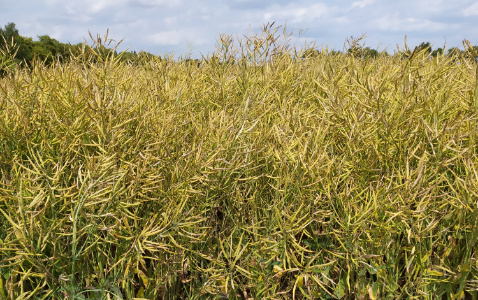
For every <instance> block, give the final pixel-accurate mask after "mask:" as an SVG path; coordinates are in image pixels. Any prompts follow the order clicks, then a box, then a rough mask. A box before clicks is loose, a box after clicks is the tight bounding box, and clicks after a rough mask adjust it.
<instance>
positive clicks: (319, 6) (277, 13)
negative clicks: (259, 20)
mask: <svg viewBox="0 0 478 300" xmlns="http://www.w3.org/2000/svg"><path fill="white" fill-rule="evenodd" d="M329 11H330V10H329V7H328V6H327V5H326V4H324V3H316V4H312V5H310V6H309V5H303V4H302V5H298V4H297V3H292V4H289V5H287V6H274V7H272V8H271V9H269V11H267V12H265V13H264V17H263V19H264V21H266V22H271V21H279V20H280V21H282V20H287V22H288V23H289V22H291V23H299V24H300V23H305V22H310V21H313V20H314V19H317V18H320V17H322V16H325V15H326V14H327V13H328V12H329Z"/></svg>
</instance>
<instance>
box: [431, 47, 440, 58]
mask: <svg viewBox="0 0 478 300" xmlns="http://www.w3.org/2000/svg"><path fill="white" fill-rule="evenodd" d="M438 55H443V48H438V49H435V50H433V51H432V57H437V56H438Z"/></svg>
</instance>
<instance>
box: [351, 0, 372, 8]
mask: <svg viewBox="0 0 478 300" xmlns="http://www.w3.org/2000/svg"><path fill="white" fill-rule="evenodd" d="M374 2H375V0H362V1H355V2H353V3H352V8H355V7H358V8H364V7H365V6H367V5H371V4H373V3H374Z"/></svg>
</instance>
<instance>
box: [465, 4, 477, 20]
mask: <svg viewBox="0 0 478 300" xmlns="http://www.w3.org/2000/svg"><path fill="white" fill-rule="evenodd" d="M463 15H464V16H465V17H471V16H478V3H475V4H473V5H472V6H470V7H468V8H467V9H465V10H463Z"/></svg>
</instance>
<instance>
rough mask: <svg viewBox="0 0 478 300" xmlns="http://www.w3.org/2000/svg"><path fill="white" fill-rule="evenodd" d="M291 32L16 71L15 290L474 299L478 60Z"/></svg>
mask: <svg viewBox="0 0 478 300" xmlns="http://www.w3.org/2000/svg"><path fill="white" fill-rule="evenodd" d="M289 41H290V40H289V36H288V35H287V34H286V33H285V31H284V32H283V33H282V32H281V31H280V30H279V31H278V28H275V29H274V28H271V27H265V28H264V31H263V33H262V35H252V36H249V37H245V38H244V39H242V40H240V41H239V40H233V39H232V38H231V37H227V36H221V37H220V38H219V40H218V50H217V52H216V54H215V55H214V56H210V57H208V58H203V59H202V60H200V61H199V62H198V61H191V60H186V59H184V60H175V59H173V58H170V57H164V58H159V57H148V58H147V59H146V58H145V59H143V60H141V61H137V62H135V63H128V62H127V61H126V62H125V61H123V60H121V59H120V57H121V56H118V55H114V54H113V53H112V52H111V51H106V50H105V49H106V48H105V47H102V46H103V45H104V43H105V42H107V39H106V38H105V39H102V38H98V39H97V40H94V43H93V44H92V45H91V46H86V47H85V48H83V49H82V51H79V52H78V53H76V54H75V55H73V56H72V59H71V60H70V61H69V62H63V63H61V64H60V63H54V64H53V65H51V66H45V65H44V64H42V63H36V64H34V65H33V66H32V67H31V68H11V67H8V68H4V71H5V72H6V73H5V74H4V76H3V77H2V78H1V79H0V298H4V299H7V298H8V299H15V298H20V299H34V298H43V299H51V298H53V299H61V298H69V299H72V298H74V299H86V298H88V299H131V298H134V297H136V298H145V299H210V298H215V299H226V298H230V299H251V298H254V299H281V298H295V299H319V298H320V299H385V298H387V299H439V298H440V297H443V298H442V299H476V297H477V290H478V262H477V257H476V253H477V237H478V231H477V227H476V226H477V220H478V215H477V214H478V207H477V205H478V204H477V200H478V172H477V171H478V156H477V150H478V148H477V147H478V143H477V141H478V135H477V126H478V125H477V122H478V120H477V105H478V91H477V88H478V81H477V80H478V69H477V64H476V62H475V60H474V59H473V56H472V55H471V56H469V57H471V59H470V58H469V57H467V56H466V55H465V56H463V55H462V56H457V55H442V54H438V55H437V56H436V57H433V58H430V56H429V55H428V53H427V52H426V51H422V50H420V51H418V50H417V49H415V51H413V50H409V49H403V50H402V51H399V52H397V53H396V54H395V55H385V54H383V55H381V54H380V55H378V56H377V57H374V58H372V57H367V56H365V55H362V53H361V52H360V49H362V48H361V46H360V44H359V43H355V44H353V46H354V47H352V49H353V50H354V51H351V52H350V53H346V54H344V53H331V52H329V51H327V49H322V50H321V51H307V52H305V49H298V48H296V47H292V46H290V43H289ZM472 51H473V48H472V47H470V53H471V54H473V52H472ZM4 66H6V64H5V63H4V64H3V65H2V68H3V67H4Z"/></svg>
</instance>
